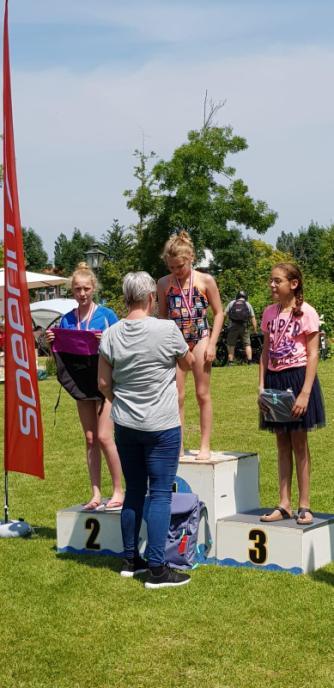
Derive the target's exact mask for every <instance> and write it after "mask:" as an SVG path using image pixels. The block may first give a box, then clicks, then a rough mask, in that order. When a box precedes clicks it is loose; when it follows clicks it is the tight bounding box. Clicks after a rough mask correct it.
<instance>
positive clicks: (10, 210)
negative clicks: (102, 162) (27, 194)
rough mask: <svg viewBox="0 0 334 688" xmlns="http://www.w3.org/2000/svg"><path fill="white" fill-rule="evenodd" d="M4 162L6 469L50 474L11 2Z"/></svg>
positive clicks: (5, 45)
mask: <svg viewBox="0 0 334 688" xmlns="http://www.w3.org/2000/svg"><path fill="white" fill-rule="evenodd" d="M3 122H4V135H3V163H4V169H3V172H4V185H3V186H4V251H5V256H4V259H5V290H4V294H5V471H18V472H19V473H29V474H30V475H36V476H38V477H39V478H44V469H43V430H42V422H41V411H40V402H39V392H38V383H37V370H36V360H35V344H34V337H33V333H32V321H31V315H30V309H29V293H28V287H27V281H26V274H25V267H24V253H23V241H22V230H21V220H20V209H19V198H18V190H17V180H16V166H15V147H14V129H13V115H12V97H11V84H10V64H9V42H8V0H6V4H5V18H4V41H3Z"/></svg>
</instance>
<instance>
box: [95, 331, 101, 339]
mask: <svg viewBox="0 0 334 688" xmlns="http://www.w3.org/2000/svg"><path fill="white" fill-rule="evenodd" d="M94 335H95V337H96V339H98V340H99V341H100V339H101V337H102V332H94Z"/></svg>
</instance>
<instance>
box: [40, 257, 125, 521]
mask: <svg viewBox="0 0 334 688" xmlns="http://www.w3.org/2000/svg"><path fill="white" fill-rule="evenodd" d="M96 287H97V280H96V277H95V274H94V272H93V271H92V270H91V269H90V268H89V267H88V265H86V263H79V265H78V267H77V268H76V270H75V271H74V272H73V275H72V277H71V288H72V293H73V296H74V298H75V299H76V301H77V302H78V308H75V309H74V310H72V311H70V312H69V313H67V314H66V315H64V316H63V317H62V319H61V321H60V327H61V328H63V329H70V330H92V331H95V336H96V337H97V339H99V340H100V339H101V332H102V331H103V330H105V329H106V328H108V327H110V326H111V325H114V324H115V323H116V322H117V320H118V318H117V316H116V314H115V313H114V311H113V310H111V309H110V308H106V307H105V306H98V305H96V304H95V303H94V301H93V297H94V293H95V291H96ZM54 336H55V335H54V333H53V332H52V330H47V331H46V338H47V341H48V342H49V343H51V342H52V341H53V339H54ZM96 394H97V395H98V387H97V380H96ZM77 408H78V414H79V418H80V422H81V425H82V430H83V433H84V436H85V440H86V456H87V465H88V472H89V477H90V482H91V486H92V498H91V499H90V500H89V501H88V502H87V504H85V505H84V509H85V510H86V511H93V510H94V509H99V508H104V510H105V511H113V510H116V509H120V508H121V507H122V504H123V499H124V495H123V487H122V470H121V464H120V460H119V457H118V453H117V449H116V446H115V442H114V439H113V423H112V420H111V418H110V402H109V401H107V400H105V401H104V400H102V401H94V400H91V399H85V400H79V401H77ZM101 449H102V451H103V453H104V455H105V458H106V461H107V465H108V469H109V472H110V475H111V478H112V483H113V494H112V497H111V499H110V500H109V501H108V502H107V504H106V505H105V506H104V505H102V501H101Z"/></svg>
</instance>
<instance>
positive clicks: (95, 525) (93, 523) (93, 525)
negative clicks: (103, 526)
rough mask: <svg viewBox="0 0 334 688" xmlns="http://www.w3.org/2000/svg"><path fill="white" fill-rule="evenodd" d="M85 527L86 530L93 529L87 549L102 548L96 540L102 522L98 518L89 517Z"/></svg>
mask: <svg viewBox="0 0 334 688" xmlns="http://www.w3.org/2000/svg"><path fill="white" fill-rule="evenodd" d="M85 528H86V530H91V531H92V532H91V534H90V536H89V538H88V540H87V542H86V547H87V549H95V550H97V549H101V545H99V544H98V543H97V542H95V540H96V538H97V536H98V534H99V532H100V524H99V522H98V521H97V520H96V518H87V521H86V523H85Z"/></svg>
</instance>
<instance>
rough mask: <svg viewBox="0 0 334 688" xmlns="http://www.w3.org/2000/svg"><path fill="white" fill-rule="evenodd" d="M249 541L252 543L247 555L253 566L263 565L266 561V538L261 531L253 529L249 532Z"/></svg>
mask: <svg viewBox="0 0 334 688" xmlns="http://www.w3.org/2000/svg"><path fill="white" fill-rule="evenodd" d="M248 537H249V539H250V540H252V542H253V543H254V546H253V547H249V549H248V554H249V558H250V560H251V561H252V562H253V564H264V562H265V561H266V559H267V555H268V552H267V536H266V534H265V532H264V531H263V530H256V529H253V530H251V531H250V532H249V536H248Z"/></svg>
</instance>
